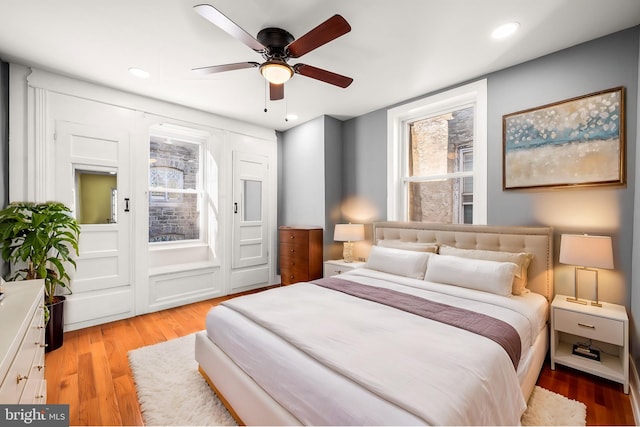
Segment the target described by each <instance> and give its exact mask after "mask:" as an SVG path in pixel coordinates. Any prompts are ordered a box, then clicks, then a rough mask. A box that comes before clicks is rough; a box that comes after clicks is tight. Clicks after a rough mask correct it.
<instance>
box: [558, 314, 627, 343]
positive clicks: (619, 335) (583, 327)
mask: <svg viewBox="0 0 640 427" xmlns="http://www.w3.org/2000/svg"><path fill="white" fill-rule="evenodd" d="M554 316H555V317H554V321H553V323H554V328H555V329H556V330H558V331H562V332H567V333H570V334H574V335H578V336H581V337H585V338H591V339H594V340H598V341H602V342H607V343H611V344H615V345H619V346H622V345H624V324H623V322H620V321H618V320H613V319H606V318H604V317H598V316H593V315H589V314H584V313H576V312H573V311H567V310H560V309H556V310H555V311H554Z"/></svg>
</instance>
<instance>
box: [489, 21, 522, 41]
mask: <svg viewBox="0 0 640 427" xmlns="http://www.w3.org/2000/svg"><path fill="white" fill-rule="evenodd" d="M518 28H520V24H519V23H518V22H508V23H506V24H503V25H500V26H499V27H497V28H496V29H495V30H493V32H492V33H491V37H492V38H494V39H504V38H507V37H509V36H510V35H512V34H513V33H515V32H516V31H517V30H518Z"/></svg>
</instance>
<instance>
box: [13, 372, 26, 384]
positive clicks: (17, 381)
mask: <svg viewBox="0 0 640 427" xmlns="http://www.w3.org/2000/svg"><path fill="white" fill-rule="evenodd" d="M28 379H29V377H28V376H26V375H25V376H22V375H20V374H18V377H17V378H16V384H20V381H22V380H28Z"/></svg>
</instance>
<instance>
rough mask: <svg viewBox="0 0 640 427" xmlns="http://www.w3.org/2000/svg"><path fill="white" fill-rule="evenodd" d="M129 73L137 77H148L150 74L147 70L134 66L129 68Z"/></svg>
mask: <svg viewBox="0 0 640 427" xmlns="http://www.w3.org/2000/svg"><path fill="white" fill-rule="evenodd" d="M129 73H131V75H132V76H136V77H137V78H139V79H148V78H149V75H150V74H149V72H148V71H145V70H143V69H142V68H136V67H131V68H129Z"/></svg>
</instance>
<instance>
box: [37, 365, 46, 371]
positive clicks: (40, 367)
mask: <svg viewBox="0 0 640 427" xmlns="http://www.w3.org/2000/svg"><path fill="white" fill-rule="evenodd" d="M36 368H38V371H41V370H43V369H44V365H38V366H36Z"/></svg>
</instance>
